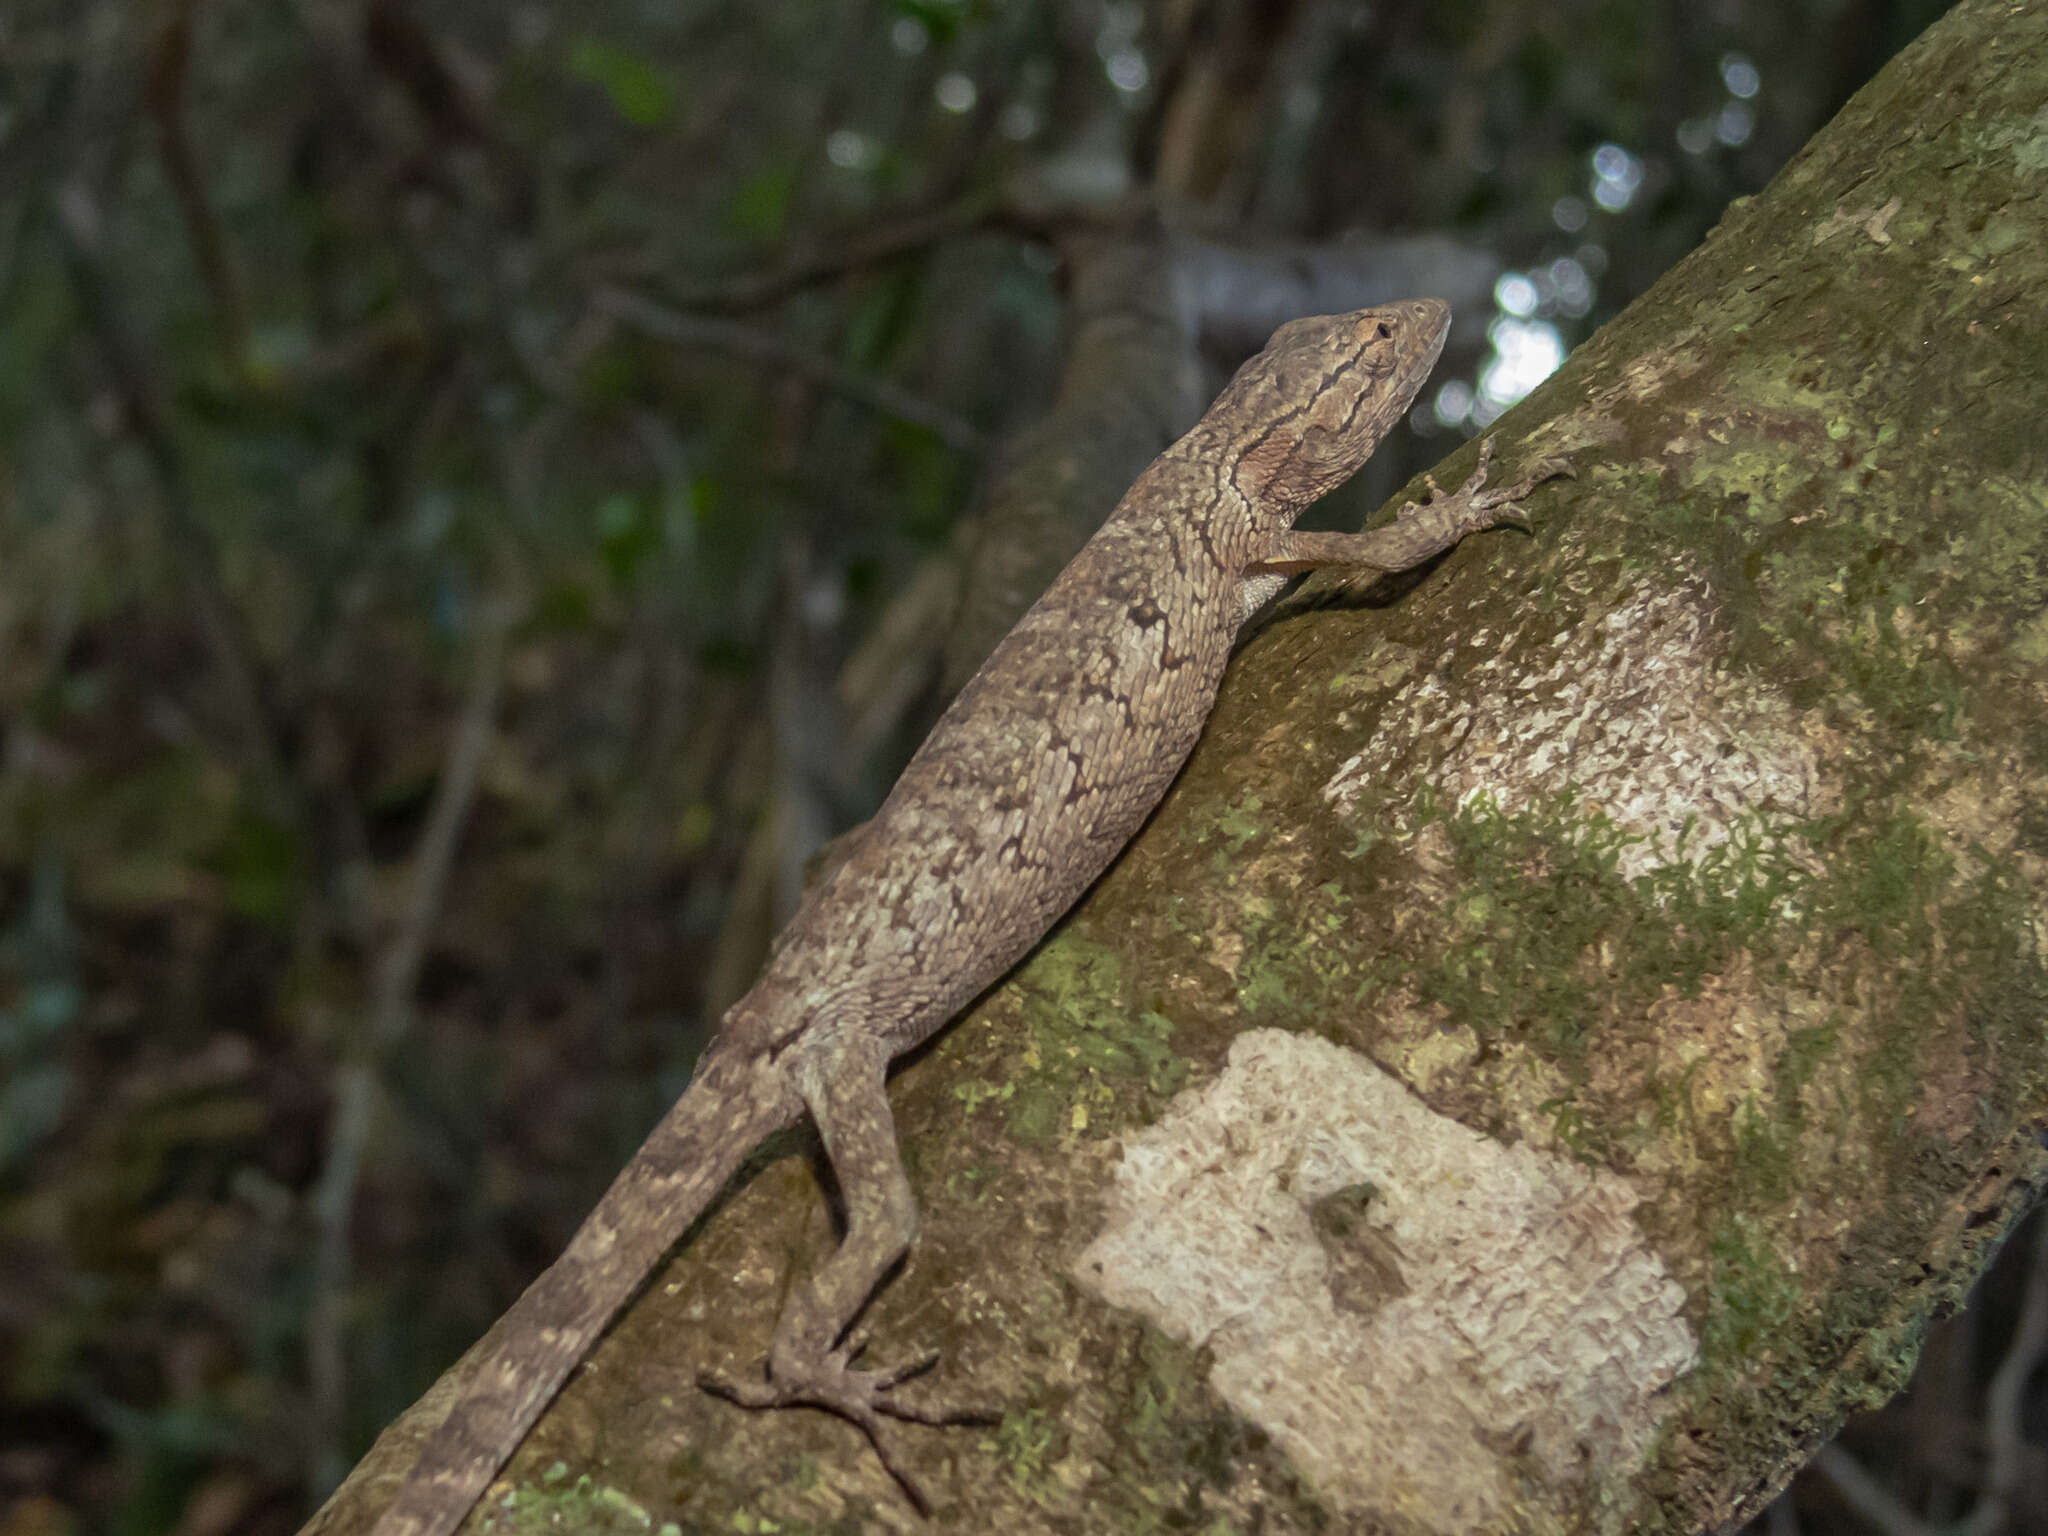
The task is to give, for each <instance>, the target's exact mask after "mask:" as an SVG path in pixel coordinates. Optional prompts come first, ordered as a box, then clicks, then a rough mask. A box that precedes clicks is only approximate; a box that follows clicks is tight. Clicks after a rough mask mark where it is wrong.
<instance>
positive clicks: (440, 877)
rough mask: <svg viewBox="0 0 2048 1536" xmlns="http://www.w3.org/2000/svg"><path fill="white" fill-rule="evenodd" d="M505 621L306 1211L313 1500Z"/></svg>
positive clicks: (327, 1473) (441, 781)
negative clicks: (367, 1219)
mask: <svg viewBox="0 0 2048 1536" xmlns="http://www.w3.org/2000/svg"><path fill="white" fill-rule="evenodd" d="M510 619H511V613H510V604H509V603H506V602H503V601H501V600H495V599H494V600H492V601H490V602H488V603H486V604H485V605H484V611H483V615H482V617H481V619H480V621H479V624H478V628H477V636H476V656H475V660H474V664H473V669H472V671H471V674H470V683H469V695H468V697H467V699H466V700H465V701H464V703H463V709H462V717H461V719H460V721H459V722H458V723H457V725H456V727H455V731H454V734H453V735H451V736H450V737H449V739H448V749H447V754H446V756H445V758H444V759H443V761H442V764H441V772H440V776H439V778H438V780H437V782H436V783H435V786H434V797H433V801H432V803H431V804H430V805H429V807H428V810H427V822H426V826H425V828H424V829H423V830H422V831H421V833H420V840H419V845H418V847H417V848H416V850H415V851H414V853H413V860H412V874H411V880H410V883H409V889H408V890H407V893H406V902H405V910H404V911H403V913H402V914H401V915H400V918H399V922H398V926H397V928H396V930H395V931H394V932H393V934H392V937H391V940H390V942H389V943H388V944H386V945H385V946H384V947H383V950H382V951H381V953H380V954H379V955H378V957H377V962H376V966H375V969H374V972H373V975H374V978H375V979H374V981H373V983H372V986H371V993H370V1008H369V1014H368V1018H367V1022H366V1023H365V1025H364V1026H363V1027H362V1028H361V1029H360V1030H359V1031H358V1032H357V1034H356V1038H355V1042H354V1045H353V1048H352V1049H351V1051H350V1053H349V1055H348V1058H347V1059H346V1060H344V1061H343V1062H342V1063H341V1065H340V1066H339V1067H338V1068H337V1069H336V1072H335V1085H334V1101H335V1102H334V1118H333V1123H332V1125H331V1127H330V1129H329V1132H328V1138H327V1161H326V1165H325V1166H324V1167H323V1168H322V1170H321V1174H320V1181H319V1183H318V1185H316V1186H315V1188H314V1190H313V1194H312V1200H311V1206H312V1213H313V1217H314V1220H315V1222H316V1224H317V1226H318V1229H319V1236H318V1246H317V1249H316V1254H315V1259H314V1268H313V1300H312V1304H311V1307H310V1310H309V1314H308V1317H307V1322H306V1366H307V1375H308V1377H309V1379H310V1382H311V1389H312V1432H311V1434H310V1435H309V1437H308V1444H309V1446H310V1448H311V1454H312V1462H313V1464H312V1467H311V1469H310V1471H311V1474H312V1478H313V1483H314V1488H315V1491H316V1492H317V1493H320V1494H325V1493H326V1491H327V1490H328V1489H330V1488H332V1487H334V1486H335V1485H336V1484H337V1483H339V1482H340V1481H341V1478H342V1475H343V1474H344V1473H345V1472H346V1471H347V1470H348V1465H349V1457H348V1455H347V1453H346V1450H345V1446H344V1439H343V1435H342V1425H343V1409H344V1406H345V1405H346V1402H347V1392H348V1365H347V1349H346V1345H347V1298H348V1288H349V1259H350V1250H351V1244H352V1221H351V1217H352V1215H353V1211H354V1206H355V1191H356V1181H357V1177H358V1175H359V1174H360V1172H361V1169H362V1159H363V1152H364V1149H365V1148H366V1147H367V1146H368V1144H369V1139H370V1132H371V1129H372V1126H373V1124H374V1121H375V1111H376V1104H377V1092H376V1088H377V1080H378V1069H379V1066H380V1064H381V1063H382V1062H383V1060H384V1059H385V1058H386V1057H387V1056H388V1055H389V1054H390V1053H391V1051H392V1050H393V1049H394V1048H395V1047H396V1046H397V1045H398V1044H399V1042H400V1041H401V1040H402V1039H403V1038H404V1035H405V1032H406V1029H407V1027H408V1026H409V1025H410V1024H411V1022H412V996H413V989H414V988H415V986H416V985H417V984H418V981H419V973H420V966H421V963H422V962H423V961H424V960H425V958H426V952H427V942H428V940H429V939H430V938H431V936H432V934H433V928H434V923H435V920H436V918H437V917H438V916H439V915H440V911H441V905H442V901H443V898H444V896H445V894H446V891H447V885H448V873H449V870H450V868H451V867H452V866H453V864H454V859H455V848H456V844H457V843H458V842H459V841H460V839H461V834H462V828H463V824H464V823H465V822H466V821H467V820H468V818H469V812H470V807H471V805H472V804H473V803H474V801H475V799H476V786H477V781H478V779H479V777H480V776H481V774H482V771H483V760H484V753H485V751H486V749H487V748H488V747H489V745H490V739H491V729H492V725H493V723H494V721H495V720H496V719H497V713H498V692H499V688H500V685H501V683H502V682H503V679H504V672H505V665H504V662H505V637H506V631H507V629H508V628H509V627H510Z"/></svg>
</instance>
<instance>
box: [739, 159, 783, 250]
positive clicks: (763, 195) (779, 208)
mask: <svg viewBox="0 0 2048 1536" xmlns="http://www.w3.org/2000/svg"><path fill="white" fill-rule="evenodd" d="M794 183H795V177H794V176H793V175H791V173H790V172H789V171H788V170H787V169H782V170H773V171H763V172H761V173H760V174H759V175H758V176H753V177H750V178H748V179H747V181H745V182H744V183H742V184H741V186H740V190H739V193H738V195H736V196H735V197H734V198H733V200H732V222H733V227H734V228H735V229H737V230H739V231H740V232H741V233H742V234H748V235H758V236H760V237H761V238H762V239H764V240H772V239H774V238H775V237H776V236H777V235H779V234H781V233H782V226H783V224H784V222H785V221H786V220H787V219H788V217H789V194H790V189H791V187H792V186H793V185H794Z"/></svg>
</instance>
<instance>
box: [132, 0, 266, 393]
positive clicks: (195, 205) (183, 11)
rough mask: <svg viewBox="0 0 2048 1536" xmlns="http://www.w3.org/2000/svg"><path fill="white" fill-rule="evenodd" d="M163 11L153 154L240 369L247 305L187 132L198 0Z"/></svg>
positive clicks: (148, 96)
mask: <svg viewBox="0 0 2048 1536" xmlns="http://www.w3.org/2000/svg"><path fill="white" fill-rule="evenodd" d="M165 9H166V11H167V14H166V15H165V17H164V21H163V25H162V26H161V27H160V28H159V29H158V31H157V34H156V38H155V40H154V43H153V46H152V47H151V49H150V61H149V72H148V76H147V78H146V81H145V83H144V87H143V101H144V103H145V104H146V105H147V107H148V110H149V115H150V117H151V118H152V119H153V120H154V121H155V123H156V144H157V155H158V157H159V158H160V159H161V160H162V161H163V167H164V178H165V180H167V181H169V182H170V184H171V192H172V195H173V196H175V197H176V198H177V200H178V208H179V210H180V212H182V213H183V214H184V216H185V229H186V233H187V234H188V236H189V237H190V239H191V241H192V255H193V258H194V260H195V261H197V263H198V265H199V277H200V281H201V282H203V283H204V284H205V285H206V292H207V295H208V297H209V298H210V299H212V301H213V309H214V314H215V317H216V318H217V319H218V320H219V322H220V328H221V348H222V350H223V351H224V352H226V354H227V356H228V361H229V363H230V365H231V366H232V367H233V368H234V370H235V371H236V372H237V373H239V372H241V371H243V369H244V368H245V367H246V366H247V364H248V360H249V307H248V303H247V300H246V299H245V298H244V296H243V293H242V283H241V279H240V277H239V276H238V274H237V272H236V269H235V262H234V259H233V257H232V255H231V254H230V252H229V250H228V240H227V233H226V231H225V230H223V229H222V228H221V224H220V220H219V218H218V217H217V216H216V215H215V214H214V211H213V203H212V201H211V200H210V199H209V198H208V197H207V195H206V179H205V177H204V176H203V175H202V174H201V173H200V169H199V157H198V156H197V155H196V154H195V153H194V152H193V149H192V139H191V136H190V135H189V134H188V133H187V132H186V131H185V77H186V72H187V71H186V66H187V64H188V63H189V62H190V61H191V57H192V17H193V12H194V11H196V10H197V9H198V0H166V3H165Z"/></svg>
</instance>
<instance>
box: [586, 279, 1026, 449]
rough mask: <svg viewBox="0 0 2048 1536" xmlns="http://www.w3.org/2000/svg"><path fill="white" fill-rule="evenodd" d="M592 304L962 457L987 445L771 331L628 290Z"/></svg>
mask: <svg viewBox="0 0 2048 1536" xmlns="http://www.w3.org/2000/svg"><path fill="white" fill-rule="evenodd" d="M591 305H592V307H593V308H595V309H597V310H598V311H600V312H601V313H603V314H606V315H610V316H611V317H613V318H614V319H617V320H620V321H623V322H624V323H625V324H627V325H629V326H631V327H633V328H634V329H635V330H637V331H640V332H641V333H643V334H644V335H648V336H652V337H654V338H655V339H656V340H658V341H669V342H674V343H676V344H677V345H679V346H685V347H702V348H706V349H708V350H711V351H717V352H724V353H727V354H729V355H731V356H733V357H739V358H744V359H745V360H747V361H748V362H754V363H767V364H772V365H774V366H777V367H781V368H786V369H788V370H790V371H791V372H793V373H798V374H801V375H802V376H803V377H805V378H807V379H810V380H812V381H813V382H814V383H817V384H821V385H823V386H824V387H825V388H827V389H830V390H833V391H835V392H836V393H838V394H841V395H844V396H845V397H846V398H847V399H849V400H857V401H859V402H860V403H861V404H862V405H865V406H868V407H869V408H870V409H873V410H876V411H879V412H881V413H882V414H883V415H884V416H893V417H895V418H897V419H898V420H900V421H907V422H910V423H912V424H913V425H915V426H920V427H924V428H926V429H928V430H929V431H931V432H934V433H936V434H937V435H938V437H939V439H940V440H941V441H942V442H944V443H946V444H947V445H948V446H949V447H952V448H956V449H958V450H959V451H960V452H962V453H974V454H978V453H980V452H981V451H982V450H983V449H984V448H985V447H986V446H987V440H986V439H985V438H984V437H983V436H982V433H981V429H980V428H978V427H976V426H975V425H974V423H973V422H971V421H968V420H967V419H966V418H965V417H962V416H958V415H955V414H954V413H953V412H952V411H949V410H947V409H946V408H945V407H943V406H940V405H935V404H933V403H932V402H931V401H929V400H926V399H923V398H921V397H920V396H917V395H914V394H912V393H911V392H910V391H909V390H907V389H904V388H902V387H900V386H898V385H895V384H891V383H890V382H888V380H886V379H878V378H875V377H874V376H873V375H872V374H866V373H862V372H860V371H859V370H858V369H854V368H848V367H847V366H846V365H845V364H843V363H839V362H835V361H834V360H833V359H832V358H829V357H826V356H825V355H824V354H823V353H819V352H813V351H811V350H810V349H809V348H807V347H800V346H797V345H796V344H795V343H794V342H790V341H785V340H784V339H783V338H782V337H780V336H777V335H775V334H774V333H773V332H772V331H764V330H760V329H757V328H756V327H754V326H750V325H743V324H741V323H740V322H739V321H737V320H726V319H720V318H718V317H715V316H710V315H686V314H682V313H680V312H678V311H676V310H673V309H669V308H667V307H666V306H664V305H661V304H657V303H655V302H654V301H653V300H652V299H649V298H645V297H642V296H641V295H640V294H637V293H631V292H628V291H627V290H625V289H623V288H611V287H605V288H599V289H598V290H597V291H596V292H595V293H593V294H592V295H591Z"/></svg>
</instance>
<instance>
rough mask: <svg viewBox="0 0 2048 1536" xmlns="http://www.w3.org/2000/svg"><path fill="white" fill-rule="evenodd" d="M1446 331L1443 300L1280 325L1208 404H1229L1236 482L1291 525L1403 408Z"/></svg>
mask: <svg viewBox="0 0 2048 1536" xmlns="http://www.w3.org/2000/svg"><path fill="white" fill-rule="evenodd" d="M1450 328H1451V307H1450V305H1448V304H1446V303H1444V301H1443V300H1442V299H1408V300H1404V301H1403V302H1402V303H1399V304H1386V305H1382V306H1380V307H1379V308H1377V309H1355V310H1353V311H1351V312H1350V313H1349V314H1345V315H1312V316H1310V317H1308V318H1306V319H1302V320H1290V321H1288V322H1287V324H1285V325H1283V326H1281V327H1280V329H1279V330H1277V331H1275V332H1274V333H1273V339H1272V340H1270V341H1268V342H1267V343H1266V347H1265V350H1264V351H1262V352H1260V353H1259V354H1258V356H1256V357H1254V358H1253V359H1252V360H1251V361H1250V362H1248V363H1246V364H1245V365H1244V366H1243V367H1242V368H1240V369H1238V371H1237V376H1236V377H1235V378H1234V379H1232V380H1231V381H1230V386H1229V387H1228V388H1227V389H1225V390H1224V392H1223V394H1222V396H1221V397H1219V398H1218V400H1217V402H1216V404H1215V405H1213V406H1211V407H1210V410H1209V415H1210V417H1211V418H1212V419H1214V418H1215V417H1217V415H1218V414H1219V413H1220V412H1222V411H1223V410H1224V409H1225V407H1226V406H1227V407H1228V408H1229V411H1230V416H1231V426H1230V439H1231V441H1233V442H1235V443H1237V444H1239V445H1240V447H1239V451H1238V454H1237V458H1236V462H1235V464H1233V465H1232V466H1231V471H1230V473H1231V478H1232V480H1233V481H1234V482H1235V483H1236V485H1237V488H1238V489H1239V490H1241V491H1242V492H1244V494H1245V496H1246V497H1247V498H1248V499H1250V500H1251V501H1252V503H1253V504H1254V505H1259V504H1266V505H1270V506H1273V507H1274V508H1275V509H1276V510H1279V511H1282V512H1283V513H1285V514H1286V515H1287V516H1288V520H1289V521H1290V522H1291V521H1292V520H1293V514H1296V513H1298V512H1300V511H1301V510H1302V508H1304V507H1306V506H1307V505H1308V504H1309V503H1310V502H1312V501H1314V500H1315V499H1316V498H1317V497H1318V496H1321V495H1322V494H1323V493H1324V492H1326V491H1330V490H1333V489H1335V488H1336V487H1337V486H1339V485H1341V484H1343V483H1344V481H1346V480H1347V479H1349V478H1350V477H1351V475H1352V474H1353V473H1354V472H1355V471H1356V470H1357V469H1358V467H1359V466H1360V465H1362V464H1363V463H1364V462H1365V461H1366V459H1367V458H1369V457H1370V456H1371V454H1372V450H1373V448H1374V446H1375V445H1376V444H1377V443H1378V442H1379V440H1380V439H1381V438H1382V437H1384V436H1385V435H1386V434H1387V433H1388V432H1389V431H1390V430H1392V428H1393V426H1394V424H1395V423H1396V422H1398V421H1399V420H1400V419H1401V416H1402V414H1403V413H1404V412H1405V411H1406V410H1407V409H1408V405H1409V402H1410V401H1412V400H1413V399H1414V398H1415V395H1416V392H1417V391H1418V390H1420V389H1421V388H1422V385H1423V382H1424V381H1425V380H1427V379H1428V377H1429V370H1430V369H1431V368H1433V367H1435V366H1436V358H1437V354H1438V353H1439V352H1441V351H1442V350H1443V347H1444V336H1445V334H1446V333H1448V332H1449V330H1450Z"/></svg>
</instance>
